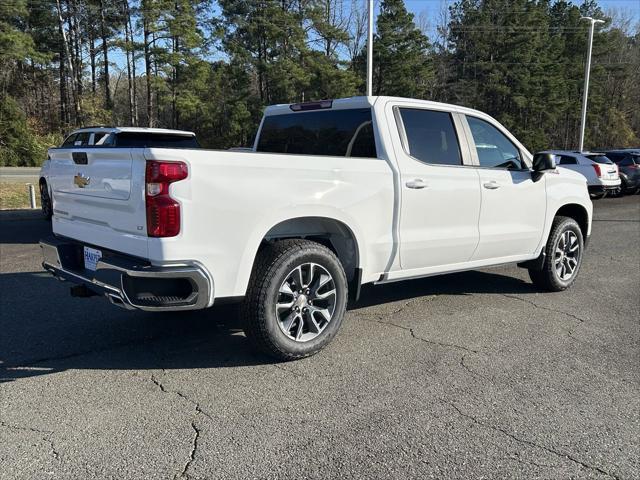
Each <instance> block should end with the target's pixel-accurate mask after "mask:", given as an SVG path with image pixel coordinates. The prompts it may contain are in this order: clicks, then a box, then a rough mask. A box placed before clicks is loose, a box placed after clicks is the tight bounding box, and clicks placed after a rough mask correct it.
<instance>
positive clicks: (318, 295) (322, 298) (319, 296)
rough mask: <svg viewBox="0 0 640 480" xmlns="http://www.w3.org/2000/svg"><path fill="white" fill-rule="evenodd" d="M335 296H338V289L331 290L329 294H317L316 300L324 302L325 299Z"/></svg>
mask: <svg viewBox="0 0 640 480" xmlns="http://www.w3.org/2000/svg"><path fill="white" fill-rule="evenodd" d="M335 294H336V289H335V288H334V289H333V290H329V291H328V292H325V293H316V298H317V299H319V300H324V299H325V298H327V297H330V296H331V295H335Z"/></svg>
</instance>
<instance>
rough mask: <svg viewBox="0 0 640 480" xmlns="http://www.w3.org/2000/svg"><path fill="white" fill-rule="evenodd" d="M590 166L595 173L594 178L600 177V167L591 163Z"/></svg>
mask: <svg viewBox="0 0 640 480" xmlns="http://www.w3.org/2000/svg"><path fill="white" fill-rule="evenodd" d="M591 166H592V167H593V169H594V170H595V171H596V176H597V177H601V176H602V170H600V165H598V164H597V163H592V164H591Z"/></svg>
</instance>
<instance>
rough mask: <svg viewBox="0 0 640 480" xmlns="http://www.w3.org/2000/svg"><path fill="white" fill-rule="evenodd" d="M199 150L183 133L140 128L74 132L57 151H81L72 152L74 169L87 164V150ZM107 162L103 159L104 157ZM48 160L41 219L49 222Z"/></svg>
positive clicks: (43, 174)
mask: <svg viewBox="0 0 640 480" xmlns="http://www.w3.org/2000/svg"><path fill="white" fill-rule="evenodd" d="M92 147H93V148H139V147H148V148H151V147H156V148H200V145H199V144H198V140H197V139H196V134H195V133H193V132H187V131H184V130H169V129H165V128H143V127H104V126H96V127H83V128H79V129H78V130H74V131H73V132H71V134H69V136H67V137H66V138H65V139H64V142H62V145H60V147H59V148H64V149H75V148H78V149H83V151H82V152H80V151H78V152H73V153H72V155H73V161H74V163H76V164H77V165H86V164H87V154H86V151H85V150H84V149H86V148H92ZM105 158H106V157H105ZM50 168H51V158H50V156H47V159H46V160H45V161H44V163H43V164H42V167H41V168H40V175H39V176H40V179H39V182H38V183H39V186H40V206H41V208H42V213H43V215H44V217H45V218H46V219H47V220H49V219H51V216H52V215H53V200H52V199H53V196H52V190H51V182H50V181H49V171H50Z"/></svg>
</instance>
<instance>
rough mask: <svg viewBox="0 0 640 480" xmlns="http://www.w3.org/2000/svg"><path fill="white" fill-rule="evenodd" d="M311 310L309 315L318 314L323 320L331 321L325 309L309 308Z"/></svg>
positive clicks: (327, 310)
mask: <svg viewBox="0 0 640 480" xmlns="http://www.w3.org/2000/svg"><path fill="white" fill-rule="evenodd" d="M310 309H311V313H312V314H314V313H316V312H317V313H319V314H320V315H322V316H323V317H324V319H325V320H326V321H327V322H328V321H329V320H331V314H330V313H329V309H327V308H318V307H310Z"/></svg>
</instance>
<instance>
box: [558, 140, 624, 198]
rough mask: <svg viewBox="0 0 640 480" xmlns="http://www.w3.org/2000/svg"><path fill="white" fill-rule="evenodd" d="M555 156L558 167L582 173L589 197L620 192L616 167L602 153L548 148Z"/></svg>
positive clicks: (600, 196)
mask: <svg viewBox="0 0 640 480" xmlns="http://www.w3.org/2000/svg"><path fill="white" fill-rule="evenodd" d="M546 153H552V154H554V155H556V156H557V164H558V166H559V167H563V168H567V169H569V170H573V171H575V172H578V173H580V174H582V175H583V176H584V177H585V178H586V179H587V186H588V188H589V194H590V195H591V198H603V197H605V196H606V195H617V194H619V193H620V183H621V182H620V176H619V174H618V167H617V165H616V164H615V163H613V162H612V161H611V160H609V158H607V157H606V156H605V154H604V153H596V152H572V151H568V150H548V151H547V152H546Z"/></svg>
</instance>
